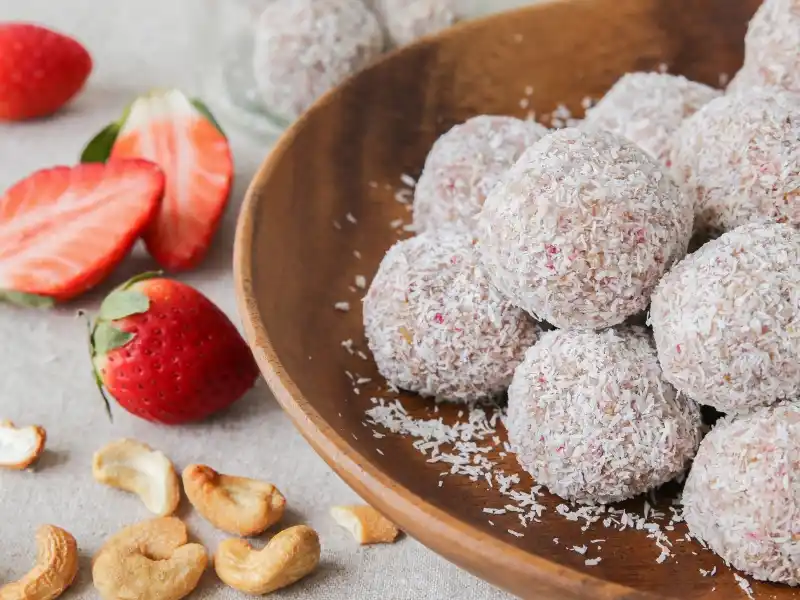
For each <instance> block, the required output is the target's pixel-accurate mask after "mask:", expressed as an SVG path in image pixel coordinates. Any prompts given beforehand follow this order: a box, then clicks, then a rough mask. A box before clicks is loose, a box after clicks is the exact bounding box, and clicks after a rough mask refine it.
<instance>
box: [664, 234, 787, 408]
mask: <svg viewBox="0 0 800 600" xmlns="http://www.w3.org/2000/svg"><path fill="white" fill-rule="evenodd" d="M650 324H651V325H652V327H653V333H654V337H655V341H656V347H657V348H658V357H659V360H660V362H661V366H662V368H663V369H664V378H665V379H666V380H667V381H669V382H670V383H671V384H672V385H674V386H675V387H676V388H677V389H679V390H681V391H682V392H683V393H685V394H688V395H689V396H690V397H691V398H693V399H694V400H696V401H697V402H700V403H701V404H706V405H709V406H713V407H714V408H716V409H717V410H719V411H721V412H732V411H742V410H747V409H750V408H753V407H756V406H759V405H764V404H769V403H771V402H774V401H775V400H778V399H781V398H794V397H796V396H798V394H800V231H797V230H795V229H794V228H792V227H791V226H789V225H786V224H780V223H749V224H747V225H742V226H741V227H738V228H736V229H734V230H732V231H729V232H728V233H726V234H724V235H722V236H721V237H719V238H717V239H716V240H713V241H711V242H709V243H707V244H706V245H705V246H703V247H702V248H700V250H698V251H697V252H695V253H694V254H692V255H690V256H688V257H687V258H686V259H685V260H683V261H682V262H681V263H679V264H678V265H677V266H676V267H675V268H674V269H672V271H670V272H669V273H668V274H667V275H666V276H665V277H664V279H662V281H661V283H660V284H659V285H658V288H657V289H656V291H655V293H654V294H653V302H652V305H651V307H650Z"/></svg>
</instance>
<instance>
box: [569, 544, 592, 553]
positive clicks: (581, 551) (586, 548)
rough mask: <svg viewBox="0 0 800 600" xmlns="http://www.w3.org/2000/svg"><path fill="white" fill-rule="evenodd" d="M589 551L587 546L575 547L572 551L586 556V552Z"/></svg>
mask: <svg viewBox="0 0 800 600" xmlns="http://www.w3.org/2000/svg"><path fill="white" fill-rule="evenodd" d="M587 550H589V548H588V547H586V546H573V547H572V551H573V552H577V553H578V554H586V551H587Z"/></svg>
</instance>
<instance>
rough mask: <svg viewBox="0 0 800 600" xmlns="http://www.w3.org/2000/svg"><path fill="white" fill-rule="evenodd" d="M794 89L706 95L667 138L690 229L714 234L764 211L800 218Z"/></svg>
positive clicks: (799, 129) (799, 98) (798, 117)
mask: <svg viewBox="0 0 800 600" xmlns="http://www.w3.org/2000/svg"><path fill="white" fill-rule="evenodd" d="M798 139H800V95H795V94H792V93H789V92H782V91H778V90H768V89H765V88H758V89H752V90H748V91H746V92H742V93H741V94H735V95H729V96H724V97H721V98H717V99H715V100H712V101H711V102H709V103H708V104H706V105H705V106H704V107H703V108H701V109H700V110H699V111H698V112H697V113H695V114H694V116H692V117H690V118H688V119H687V120H686V121H684V122H683V125H681V127H680V129H679V130H678V132H677V133H676V135H675V137H674V138H673V145H672V152H671V154H670V157H671V160H672V173H673V176H674V177H675V178H676V179H677V180H679V181H680V182H682V183H685V191H686V193H688V194H690V195H691V196H693V200H694V202H695V204H696V205H695V220H696V223H695V228H696V229H697V231H698V232H703V233H710V234H712V235H716V234H718V233H721V232H724V231H727V230H730V229H733V228H734V227H736V226H738V225H743V224H744V223H747V222H748V221H751V220H754V219H758V218H762V217H768V218H773V219H776V220H784V221H789V222H791V223H794V224H800V144H798Z"/></svg>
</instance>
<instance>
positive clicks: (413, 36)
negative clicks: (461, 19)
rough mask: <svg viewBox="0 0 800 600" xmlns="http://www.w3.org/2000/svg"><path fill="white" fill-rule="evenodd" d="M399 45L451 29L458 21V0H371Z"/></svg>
mask: <svg viewBox="0 0 800 600" xmlns="http://www.w3.org/2000/svg"><path fill="white" fill-rule="evenodd" d="M371 4H372V8H373V10H374V11H375V12H376V14H377V15H378V18H379V20H380V21H381V22H382V23H383V25H384V27H385V29H386V31H387V33H388V35H389V39H390V40H391V41H392V43H393V44H394V45H396V46H403V45H405V44H410V43H411V42H413V41H415V40H417V39H419V38H421V37H424V36H427V35H430V34H433V33H437V32H439V31H442V30H443V29H447V28H448V27H450V26H451V25H453V24H454V23H455V22H456V4H457V0H371Z"/></svg>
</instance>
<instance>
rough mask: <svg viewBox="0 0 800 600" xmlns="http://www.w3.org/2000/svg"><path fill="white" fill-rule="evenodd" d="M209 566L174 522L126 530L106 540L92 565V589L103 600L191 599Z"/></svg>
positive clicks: (151, 522)
mask: <svg viewBox="0 0 800 600" xmlns="http://www.w3.org/2000/svg"><path fill="white" fill-rule="evenodd" d="M207 565H208V555H207V554H206V550H205V548H203V546H201V545H200V544H189V543H188V533H187V531H186V525H184V523H183V522H182V521H181V520H180V519H177V518H175V517H163V518H159V519H151V520H149V521H143V522H141V523H136V524H135V525H131V526H129V527H126V528H125V529H123V530H122V531H120V532H119V533H117V534H116V535H114V536H113V537H111V539H109V540H108V541H107V542H106V543H105V545H104V546H103V547H102V548H101V549H100V551H99V552H98V553H97V554H96V555H95V557H94V561H93V564H92V580H93V581H94V587H95V588H96V589H97V591H98V592H99V593H100V596H101V597H103V598H104V599H105V600H123V599H124V600H179V599H180V598H183V597H184V596H186V595H188V594H190V593H191V592H192V591H193V590H194V589H195V588H196V587H197V584H198V582H199V581H200V577H201V576H202V575H203V572H204V571H205V569H206V566H207Z"/></svg>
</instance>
